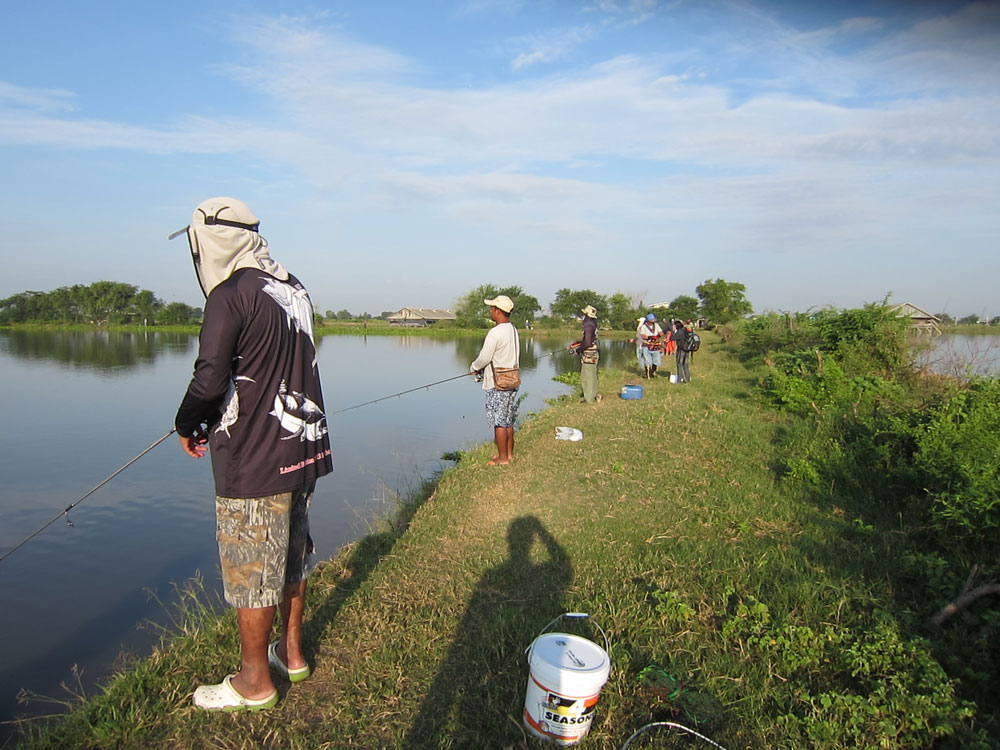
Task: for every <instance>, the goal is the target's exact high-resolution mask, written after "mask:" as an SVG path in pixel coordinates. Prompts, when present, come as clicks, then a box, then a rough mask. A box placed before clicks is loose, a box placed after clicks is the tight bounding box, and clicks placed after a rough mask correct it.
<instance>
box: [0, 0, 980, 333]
mask: <svg viewBox="0 0 1000 750" xmlns="http://www.w3.org/2000/svg"><path fill="white" fill-rule="evenodd" d="M2 18H3V22H2V24H0V42H2V43H0V176H2V178H3V179H2V180H0V225H2V227H3V234H4V237H3V257H4V266H5V273H4V274H3V276H2V277H0V297H3V296H7V295H9V294H13V293H15V292H19V291H23V290H26V289H33V290H43V291H44V290H50V289H54V288H56V287H58V286H63V285H68V284H74V283H90V282H92V281H96V280H99V279H109V280H114V281H124V282H128V283H132V284H136V285H138V286H140V287H143V288H148V289H151V290H153V291H154V292H155V293H156V294H157V295H158V296H160V297H161V298H164V299H166V300H181V301H185V302H188V303H190V304H199V305H200V304H201V302H202V300H201V297H200V292H199V290H198V286H197V283H196V281H195V278H194V274H193V272H192V270H191V267H190V262H189V260H188V258H187V249H186V246H185V244H184V242H183V240H175V241H174V242H169V243H168V242H167V240H166V238H167V235H168V234H170V233H171V232H173V231H174V230H176V229H178V228H180V227H183V226H184V225H185V224H187V223H188V221H189V218H190V215H191V212H192V210H193V209H194V206H195V205H197V204H198V203H199V202H200V201H201V200H203V199H205V198H208V197H211V196H215V195H232V196H235V197H238V198H240V199H242V200H244V201H246V202H247V203H248V204H249V205H250V206H251V207H252V208H253V209H254V211H255V212H256V213H257V215H258V216H259V217H260V219H261V233H262V234H263V235H264V236H265V237H267V238H268V241H269V242H270V245H271V250H272V254H273V256H274V257H275V258H276V259H278V260H279V261H281V262H282V263H283V264H284V265H285V266H287V267H288V268H289V269H290V270H291V271H292V272H293V273H295V274H297V275H298V276H299V277H300V278H302V280H303V281H304V282H305V283H306V285H307V286H308V287H309V289H310V291H311V293H312V296H313V299H314V303H315V305H316V307H317V309H319V310H320V311H323V310H327V309H333V310H339V309H342V308H347V309H348V310H350V311H352V312H355V313H358V312H361V311H365V310H367V311H369V312H371V313H373V314H378V313H379V312H381V311H383V310H396V309H398V308H400V307H402V306H404V305H419V306H429V307H430V306H433V307H443V306H451V305H452V304H453V303H454V301H455V299H456V298H457V297H458V296H460V295H462V294H463V293H465V292H467V291H468V290H470V289H472V288H473V287H475V286H478V285H480V284H483V283H495V284H498V285H501V286H504V285H508V284H518V285H520V286H522V287H523V288H524V289H525V290H526V291H527V292H529V293H531V294H534V295H535V296H536V297H538V299H539V300H540V301H541V303H542V304H543V305H547V304H548V303H549V302H550V301H551V300H552V297H553V295H554V293H555V291H556V290H558V289H560V288H563V287H569V288H572V289H580V288H592V289H594V290H596V291H598V292H601V293H603V294H611V293H614V292H617V291H622V292H625V293H627V294H629V295H631V296H633V297H635V298H637V299H643V300H645V301H646V302H647V303H649V302H659V301H663V300H670V299H673V298H674V297H676V296H677V295H679V294H693V293H694V289H695V287H696V286H697V285H698V284H699V283H700V282H702V281H704V280H705V279H715V278H723V279H726V280H728V281H739V282H742V283H744V284H745V285H746V287H747V296H748V298H749V299H750V301H751V302H752V303H753V305H754V307H755V308H756V309H757V310H758V311H762V310H766V309H773V310H805V309H807V308H810V307H813V306H825V305H833V306H836V307H849V306H855V305H859V304H862V303H864V302H869V301H877V300H881V299H882V298H884V297H885V296H886V295H887V294H891V295H892V299H893V300H895V301H911V302H913V303H914V304H917V305H919V306H921V307H924V308H925V309H928V310H930V311H932V312H940V311H944V312H948V313H951V314H953V315H955V316H962V315H967V314H971V313H976V314H988V315H1000V294H998V293H997V292H996V291H995V287H996V281H997V279H998V278H1000V253H998V250H1000V200H998V199H1000V3H998V2H988V3H965V2H934V3H928V2H918V1H914V2H878V0H874V1H872V2H854V3H851V2H838V3H809V2H798V3H791V2H779V1H777V0H769V1H764V0H760V1H755V2H744V1H742V0H736V1H732V2H713V1H712V0H690V1H686V0H676V1H674V2H658V1H657V0H620V1H615V0H594V1H588V0H583V1H581V2H546V1H545V0H536V1H534V2H527V1H524V2H520V1H518V0H466V1H464V2H461V1H458V2H445V1H444V0H432V1H430V2H424V3H414V2H377V1H373V2H366V3H359V2H351V3H348V2H343V3H333V2H317V3H301V2H300V3H289V2H281V1H280V0H270V1H268V2H264V1H263V0H248V1H247V2H224V1H220V2H214V1H213V0H204V1H202V2H189V1H188V0H172V2H170V3H166V2H164V3H135V2H129V3H125V2H110V1H109V2H99V3H78V2H70V1H68V0H67V1H65V2H55V1H53V0H34V2H31V3H18V4H15V3H6V4H5V6H4V10H3V14H2Z"/></svg>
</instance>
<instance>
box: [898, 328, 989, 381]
mask: <svg viewBox="0 0 1000 750" xmlns="http://www.w3.org/2000/svg"><path fill="white" fill-rule="evenodd" d="M917 362H918V363H919V364H922V365H925V366H927V367H929V368H930V369H932V370H933V371H934V372H938V373H941V374H942V375H953V376H955V377H960V378H967V377H972V376H995V375H997V374H1000V336H998V335H993V334H977V335H975V336H966V335H952V334H948V335H944V336H937V337H935V338H934V339H932V340H931V341H930V342H929V344H928V346H927V347H926V349H924V350H923V351H922V352H920V354H919V355H918V357H917Z"/></svg>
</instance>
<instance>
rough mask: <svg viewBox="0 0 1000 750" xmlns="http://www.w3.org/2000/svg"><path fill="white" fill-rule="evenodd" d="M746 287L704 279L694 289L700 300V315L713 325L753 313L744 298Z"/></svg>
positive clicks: (721, 280)
mask: <svg viewBox="0 0 1000 750" xmlns="http://www.w3.org/2000/svg"><path fill="white" fill-rule="evenodd" d="M746 290H747V288H746V286H745V285H743V284H740V283H738V282H729V281H724V280H723V279H716V280H715V281H710V280H708V279H706V280H705V281H704V282H703V283H701V284H699V285H698V286H697V288H696V289H695V293H696V294H697V295H698V299H699V300H701V314H702V315H704V316H705V317H706V318H708V319H709V320H710V321H712V322H713V323H728V322H729V321H731V320H735V319H736V318H741V317H743V316H744V315H748V314H749V313H752V312H753V306H752V305H751V304H750V302H749V300H747V298H746Z"/></svg>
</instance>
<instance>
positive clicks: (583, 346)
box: [571, 305, 600, 404]
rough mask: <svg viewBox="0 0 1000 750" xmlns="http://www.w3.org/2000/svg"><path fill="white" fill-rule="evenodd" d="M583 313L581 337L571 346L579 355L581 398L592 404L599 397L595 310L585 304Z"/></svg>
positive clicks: (598, 355)
mask: <svg viewBox="0 0 1000 750" xmlns="http://www.w3.org/2000/svg"><path fill="white" fill-rule="evenodd" d="M580 312H582V313H583V338H582V339H580V341H579V342H578V343H577V344H575V345H574V346H572V347H571V349H572V350H573V353H574V354H577V355H579V356H580V385H582V386H583V400H584V401H586V402H587V403H588V404H592V403H594V402H595V401H597V400H599V399H600V394H599V393H598V392H597V362H598V360H599V358H600V352H599V351H598V348H597V310H595V309H594V306H593V305H587V306H586V307H585V308H583V309H582V310H581V311H580Z"/></svg>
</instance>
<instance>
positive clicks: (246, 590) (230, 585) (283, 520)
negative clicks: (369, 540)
mask: <svg viewBox="0 0 1000 750" xmlns="http://www.w3.org/2000/svg"><path fill="white" fill-rule="evenodd" d="M314 487H315V482H312V483H310V484H308V485H306V486H305V487H302V488H300V489H298V490H295V491H294V492H286V493H284V494H281V495H269V496H267V497H249V498H232V497H216V498H215V520H216V539H217V540H218V542H219V561H220V563H221V564H222V588H223V593H224V595H225V598H226V601H227V602H228V603H229V604H230V605H231V606H233V607H241V608H242V607H250V608H257V607H270V606H273V605H276V604H278V603H280V602H281V600H282V599H283V598H284V594H283V592H284V588H285V586H286V585H287V584H291V583H298V582H299V581H301V580H303V579H304V578H305V577H306V576H308V575H309V573H310V572H311V571H312V568H313V553H314V552H315V548H314V547H313V541H312V538H310V536H309V502H310V501H311V500H312V493H313V488H314Z"/></svg>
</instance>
